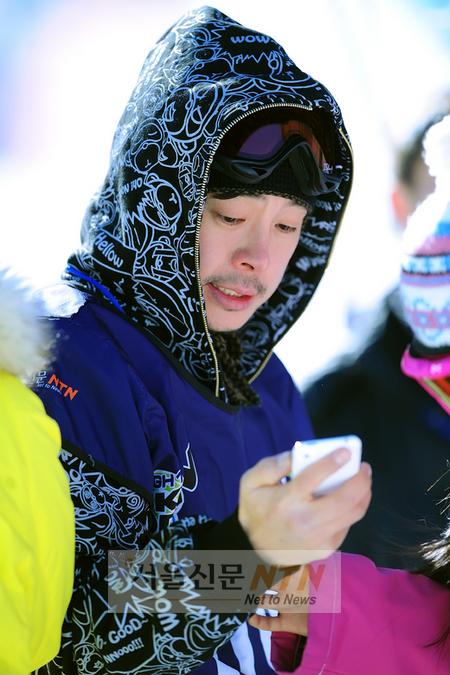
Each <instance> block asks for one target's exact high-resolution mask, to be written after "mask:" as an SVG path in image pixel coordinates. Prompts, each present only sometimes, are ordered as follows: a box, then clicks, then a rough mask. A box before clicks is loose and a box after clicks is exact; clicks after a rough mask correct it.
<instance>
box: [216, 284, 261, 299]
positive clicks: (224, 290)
mask: <svg viewBox="0 0 450 675" xmlns="http://www.w3.org/2000/svg"><path fill="white" fill-rule="evenodd" d="M211 285H212V286H214V288H218V289H219V291H221V292H222V293H225V295H231V296H232V297H234V298H243V297H250V296H251V295H253V294H252V293H238V291H235V290H233V289H232V288H226V287H225V286H219V285H218V284H213V283H212V284H211Z"/></svg>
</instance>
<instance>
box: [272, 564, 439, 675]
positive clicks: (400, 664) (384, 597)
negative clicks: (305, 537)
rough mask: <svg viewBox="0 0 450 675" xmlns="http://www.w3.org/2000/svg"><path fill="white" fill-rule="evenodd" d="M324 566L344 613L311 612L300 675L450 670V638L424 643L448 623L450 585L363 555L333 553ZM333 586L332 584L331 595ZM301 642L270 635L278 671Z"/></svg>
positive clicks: (424, 674) (422, 674)
mask: <svg viewBox="0 0 450 675" xmlns="http://www.w3.org/2000/svg"><path fill="white" fill-rule="evenodd" d="M339 559H340V560H339ZM339 562H340V571H341V574H339V573H336V570H338V572H339ZM325 565H326V572H327V574H328V578H331V579H332V586H333V585H334V592H335V597H338V595H339V591H340V596H341V611H340V612H338V613H328V614H325V613H317V612H314V611H310V614H309V617H308V639H307V641H306V646H305V649H304V652H303V658H302V662H301V665H300V666H299V667H298V668H297V669H296V670H294V672H295V673H296V675H326V674H330V675H331V674H332V673H333V674H334V675H381V674H382V675H402V674H403V673H404V674H405V675H428V674H430V675H431V674H432V675H449V673H450V638H449V639H447V641H446V642H445V643H444V644H440V645H434V646H427V645H429V644H430V643H432V642H434V641H435V640H437V639H438V638H439V637H440V636H441V635H442V633H443V632H444V630H445V629H446V627H447V626H448V624H449V620H450V592H449V590H448V589H446V588H444V587H443V586H441V585H440V584H437V583H436V582H434V581H431V580H430V579H428V578H426V577H424V576H421V575H415V574H411V573H409V572H405V571H403V570H391V569H382V568H377V567H375V565H374V564H373V563H372V562H371V561H370V560H368V559H367V558H364V557H362V556H359V555H351V554H335V555H333V556H331V558H329V559H328V560H327V561H325ZM333 568H334V569H333ZM330 572H332V574H331V576H330V574H329V573H330ZM330 590H333V589H330V587H329V586H327V588H326V593H327V595H328V594H329V593H330ZM298 639H299V638H298V636H296V635H292V634H291V633H273V634H272V662H273V664H274V667H275V668H276V669H277V671H278V672H279V673H281V674H282V673H286V672H293V671H292V668H291V667H290V664H291V663H292V658H293V654H294V651H295V648H296V646H297V643H298Z"/></svg>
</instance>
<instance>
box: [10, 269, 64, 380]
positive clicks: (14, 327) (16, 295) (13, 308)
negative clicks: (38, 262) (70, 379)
mask: <svg viewBox="0 0 450 675" xmlns="http://www.w3.org/2000/svg"><path fill="white" fill-rule="evenodd" d="M39 314H40V306H39V303H38V302H37V301H36V300H34V299H33V298H32V297H31V293H30V290H29V289H28V288H26V286H25V284H24V282H23V281H22V280H20V279H18V278H17V277H14V276H12V275H11V274H10V273H9V272H8V271H7V270H1V271H0V370H4V371H7V372H8V373H11V374H12V375H16V376H17V377H19V378H20V379H22V380H29V379H30V378H31V376H32V375H33V373H35V372H37V371H39V370H42V369H43V368H44V367H45V365H46V363H47V361H48V359H49V354H50V346H51V338H50V334H49V332H48V329H47V328H46V327H45V326H44V324H43V322H41V323H40V322H39V321H38V318H37V317H38V315H39Z"/></svg>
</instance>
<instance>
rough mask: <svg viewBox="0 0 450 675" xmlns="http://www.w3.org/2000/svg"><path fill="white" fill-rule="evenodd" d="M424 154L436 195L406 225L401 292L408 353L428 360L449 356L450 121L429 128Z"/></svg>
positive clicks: (430, 197)
mask: <svg viewBox="0 0 450 675" xmlns="http://www.w3.org/2000/svg"><path fill="white" fill-rule="evenodd" d="M446 146H447V148H448V150H447V151H445V147H446ZM424 148H425V159H426V162H427V164H429V166H430V173H432V174H434V175H436V190H435V192H434V193H433V194H431V195H430V196H429V197H428V198H427V199H426V200H425V201H424V202H423V203H422V204H421V205H420V206H419V208H418V209H417V210H416V212H415V213H414V214H413V216H412V217H411V218H410V221H409V222H408V227H407V229H406V232H405V238H404V244H405V249H406V252H405V255H404V259H403V261H402V270H401V277H400V290H401V297H402V302H403V309H404V315H405V319H406V321H407V322H408V323H409V325H410V327H411V329H412V331H413V335H414V340H413V349H415V350H416V351H418V352H419V353H420V354H422V355H430V356H433V355H439V354H450V115H449V116H447V117H445V118H444V119H443V120H442V121H441V122H440V123H438V124H436V125H435V126H434V127H432V128H431V130H430V131H429V132H428V134H427V136H426V139H425V142H424Z"/></svg>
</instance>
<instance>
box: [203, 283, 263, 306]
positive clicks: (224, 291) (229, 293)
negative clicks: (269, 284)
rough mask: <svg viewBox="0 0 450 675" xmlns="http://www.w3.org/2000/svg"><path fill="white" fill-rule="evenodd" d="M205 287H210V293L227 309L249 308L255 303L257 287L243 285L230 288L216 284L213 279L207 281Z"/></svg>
mask: <svg viewBox="0 0 450 675" xmlns="http://www.w3.org/2000/svg"><path fill="white" fill-rule="evenodd" d="M205 288H206V289H208V288H209V293H211V294H212V296H213V298H214V299H215V301H216V302H218V303H219V305H220V306H221V307H222V308H223V309H226V310H242V309H247V308H248V307H250V306H251V305H252V304H253V303H254V298H255V295H256V290H255V289H247V288H242V287H235V288H229V287H228V286H220V285H219V284H215V283H213V282H212V281H210V282H209V283H207V284H206V286H205Z"/></svg>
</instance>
